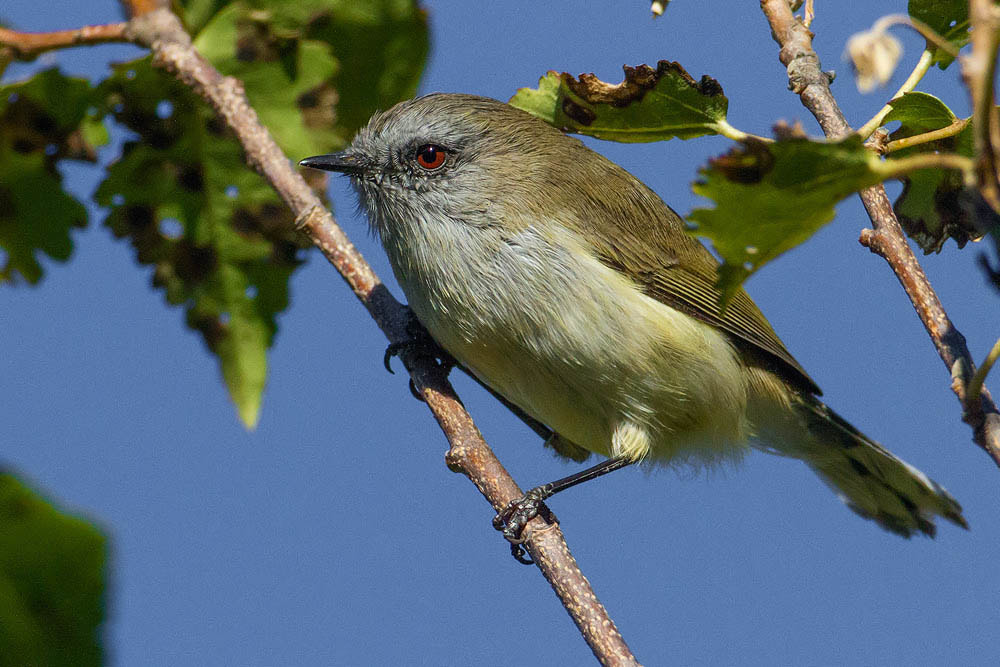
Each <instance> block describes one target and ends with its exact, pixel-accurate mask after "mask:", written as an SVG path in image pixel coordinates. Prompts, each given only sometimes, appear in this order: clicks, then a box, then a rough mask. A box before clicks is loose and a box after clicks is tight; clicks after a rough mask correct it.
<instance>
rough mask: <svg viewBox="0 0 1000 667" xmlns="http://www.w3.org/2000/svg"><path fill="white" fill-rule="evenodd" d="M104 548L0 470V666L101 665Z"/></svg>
mask: <svg viewBox="0 0 1000 667" xmlns="http://www.w3.org/2000/svg"><path fill="white" fill-rule="evenodd" d="M106 561H107V544H106V539H105V537H104V536H103V535H102V534H101V532H100V531H99V530H98V529H97V528H95V527H94V526H93V524H91V523H89V522H87V521H85V520H83V519H79V518H76V517H73V516H70V515H68V514H65V513H63V512H62V511H60V510H59V509H57V508H56V507H54V506H53V505H52V504H50V503H49V502H47V501H46V500H44V499H42V498H41V497H39V496H38V495H37V494H36V493H35V492H33V491H32V490H30V489H29V488H27V487H26V486H24V485H23V484H22V483H21V482H20V481H18V480H17V478H15V477H14V476H13V475H11V474H10V473H0V666H2V667H20V666H22V665H46V666H49V667H56V666H61V665H65V666H66V667H71V666H73V667H76V666H86V665H100V664H101V663H102V653H103V650H102V646H101V623H102V622H103V620H104V599H105V572H106V567H107V566H106Z"/></svg>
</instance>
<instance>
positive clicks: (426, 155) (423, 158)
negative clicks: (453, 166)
mask: <svg viewBox="0 0 1000 667" xmlns="http://www.w3.org/2000/svg"><path fill="white" fill-rule="evenodd" d="M446 157H447V151H445V149H444V148H441V147H440V146H437V145H435V144H424V145H423V146H421V147H420V148H418V149H417V164H419V165H420V166H421V167H423V168H424V169H426V170H427V171H434V170H436V169H440V168H441V165H443V164H444V160H445V158H446Z"/></svg>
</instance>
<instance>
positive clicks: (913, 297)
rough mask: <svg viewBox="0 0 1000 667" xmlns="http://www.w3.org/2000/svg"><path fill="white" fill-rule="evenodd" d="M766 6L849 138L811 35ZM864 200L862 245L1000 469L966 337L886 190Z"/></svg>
mask: <svg viewBox="0 0 1000 667" xmlns="http://www.w3.org/2000/svg"><path fill="white" fill-rule="evenodd" d="M760 6H761V9H762V10H763V12H764V15H765V16H766V17H767V20H768V23H770V25H771V33H772V35H773V37H774V39H775V41H776V42H777V43H778V44H779V45H780V46H781V52H780V54H779V58H780V59H781V62H782V63H783V64H784V65H785V66H786V67H787V68H788V81H789V88H791V90H793V91H794V92H795V93H797V94H798V95H799V98H800V99H801V100H802V104H803V106H805V107H806V109H808V110H809V111H810V112H811V113H812V114H813V116H815V117H816V120H817V121H818V122H819V124H820V127H821V128H823V133H824V134H825V135H826V136H827V137H829V138H831V139H837V138H841V137H844V136H846V135H847V134H849V133H850V132H851V127H850V125H848V123H847V121H846V120H845V119H844V114H843V113H842V112H841V111H840V107H839V106H838V105H837V102H836V100H835V99H834V97H833V94H832V93H831V92H830V80H829V78H828V77H827V76H826V75H825V74H823V72H822V70H821V69H820V64H819V57H818V56H817V55H816V52H815V51H814V50H813V47H812V35H811V33H810V32H809V30H808V29H807V28H806V27H805V26H803V25H802V23H801V22H799V21H798V20H797V19H796V18H795V17H793V16H792V12H791V9H790V8H789V6H788V1H787V0H760ZM973 33H975V31H973ZM860 196H861V201H862V203H864V205H865V209H866V210H867V211H868V216H869V217H870V218H871V221H872V226H873V227H874V229H865V230H862V232H861V239H860V240H861V244H862V245H864V246H867V247H868V248H869V249H870V250H871V251H872V252H874V253H876V254H878V255H881V256H882V257H883V258H884V259H885V260H886V261H887V262H888V263H889V266H890V267H891V268H892V270H893V272H894V273H895V274H896V277H897V278H898V279H899V282H900V284H902V286H903V289H904V290H905V291H906V294H907V296H909V297H910V302H911V303H912V304H913V308H914V309H915V310H916V311H917V315H919V316H920V320H921V321H922V322H923V324H924V327H925V328H926V329H927V333H928V335H929V336H930V338H931V341H932V342H933V343H934V347H935V348H936V349H937V351H938V355H939V356H940V357H941V360H942V361H944V363H945V365H946V366H947V367H948V370H949V371H950V372H951V374H952V383H951V387H952V390H953V391H954V392H955V395H956V396H957V397H958V400H959V402H960V403H961V404H962V408H963V410H964V415H963V419H964V420H965V421H966V423H968V424H969V425H970V426H971V427H972V429H973V440H974V441H975V443H976V444H977V445H979V446H980V447H982V448H983V449H984V450H985V451H986V453H987V454H989V455H990V457H992V459H993V461H994V462H995V463H996V464H997V465H998V466H1000V413H998V412H997V407H996V405H995V404H994V403H993V399H992V397H991V396H990V394H989V392H988V391H987V390H986V389H985V388H983V390H982V392H981V393H980V396H979V400H978V401H972V402H970V401H968V400H967V397H966V388H967V387H968V385H969V381H970V379H971V378H972V374H973V372H974V370H975V365H974V363H973V361H972V357H971V356H970V354H969V349H968V347H967V346H966V344H965V337H964V336H962V334H961V333H960V332H959V331H958V329H956V328H955V325H954V324H952V322H951V320H950V319H948V315H947V313H945V310H944V307H943V306H942V305H941V301H940V300H939V299H938V296H937V294H936V293H935V292H934V288H933V287H931V284H930V281H928V280H927V276H926V275H925V274H924V271H923V269H922V268H920V264H919V263H918V262H917V258H916V256H915V255H914V254H913V251H912V250H910V246H909V245H908V244H907V242H906V238H905V237H904V236H903V230H902V229H901V228H900V226H899V221H898V220H897V219H896V214H895V213H894V212H893V210H892V205H891V204H890V203H889V197H888V196H887V195H886V193H885V188H884V187H882V186H881V185H877V186H874V187H871V188H867V189H865V190H862V191H861V193H860Z"/></svg>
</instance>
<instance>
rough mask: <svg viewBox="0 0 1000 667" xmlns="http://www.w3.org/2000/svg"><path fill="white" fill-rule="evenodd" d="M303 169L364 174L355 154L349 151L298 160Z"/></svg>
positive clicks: (362, 166) (363, 168) (362, 165)
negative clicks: (310, 168)
mask: <svg viewBox="0 0 1000 667" xmlns="http://www.w3.org/2000/svg"><path fill="white" fill-rule="evenodd" d="M299 164H300V165H302V166H303V167H312V168H313V169H323V170H325V171H339V172H341V173H344V174H351V175H359V174H361V173H363V172H364V170H365V167H364V164H362V161H361V160H360V159H359V158H358V155H357V154H356V153H352V152H351V151H349V150H348V151H340V152H339V153H331V154H330V155H316V156H315V157H307V158H306V159H304V160H299Z"/></svg>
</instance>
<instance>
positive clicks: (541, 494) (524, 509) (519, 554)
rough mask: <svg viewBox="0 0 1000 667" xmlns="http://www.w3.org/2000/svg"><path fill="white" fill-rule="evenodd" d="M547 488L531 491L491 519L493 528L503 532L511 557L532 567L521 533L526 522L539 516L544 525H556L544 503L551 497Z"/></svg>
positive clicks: (554, 517) (539, 487) (553, 516)
mask: <svg viewBox="0 0 1000 667" xmlns="http://www.w3.org/2000/svg"><path fill="white" fill-rule="evenodd" d="M548 487H549V485H548V484H546V485H544V486H537V487H535V488H534V489H531V490H530V491H528V492H527V493H526V494H524V495H523V496H521V497H520V498H518V499H517V500H512V501H511V502H510V503H508V504H507V507H505V508H503V510H501V511H500V512H499V513H498V514H497V515H496V516H495V517H493V527H494V528H495V529H497V530H499V531H501V532H503V536H504V539H506V540H507V541H508V542H510V553H511V555H513V556H514V558H515V559H517V561H518V562H519V563H523V564H524V565H534V561H533V560H531V558H529V557H528V556H527V551H526V550H525V548H524V546H523V544H524V540H525V537H524V536H523V535H522V533H523V532H524V528H525V526H527V525H528V522H529V521H531V520H532V519H534V518H535V517H536V516H540V517H542V520H544V521H545V522H546V523H550V524H551V523H558V519H556V515H555V514H553V513H552V510H550V509H549V508H548V506H547V505H546V504H545V502H544V501H545V499H546V498H548V497H549V495H551V493H550V491H549V488H548Z"/></svg>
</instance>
